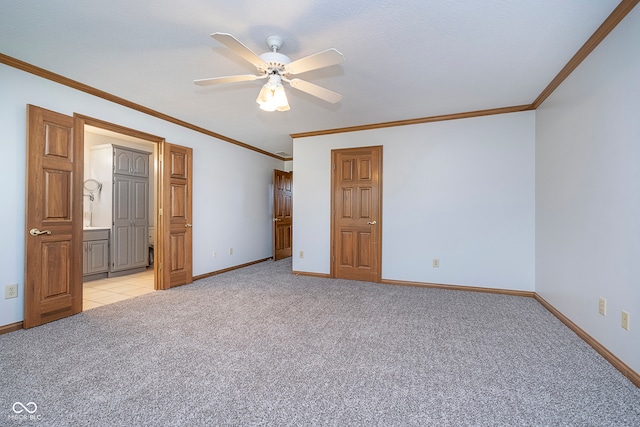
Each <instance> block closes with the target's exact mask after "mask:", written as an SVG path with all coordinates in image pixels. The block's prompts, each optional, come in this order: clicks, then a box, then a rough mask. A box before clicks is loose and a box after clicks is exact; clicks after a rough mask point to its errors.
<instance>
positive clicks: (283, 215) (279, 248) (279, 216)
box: [273, 170, 293, 261]
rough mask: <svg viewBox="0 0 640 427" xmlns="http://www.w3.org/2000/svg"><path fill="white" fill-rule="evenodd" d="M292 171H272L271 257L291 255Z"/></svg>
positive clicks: (282, 257) (277, 258) (281, 257)
mask: <svg viewBox="0 0 640 427" xmlns="http://www.w3.org/2000/svg"><path fill="white" fill-rule="evenodd" d="M292 222H293V173H292V172H284V171H280V170H274V171H273V259H274V261H278V260H280V259H284V258H288V257H290V256H291V247H292V242H293V232H292V230H293V224H292Z"/></svg>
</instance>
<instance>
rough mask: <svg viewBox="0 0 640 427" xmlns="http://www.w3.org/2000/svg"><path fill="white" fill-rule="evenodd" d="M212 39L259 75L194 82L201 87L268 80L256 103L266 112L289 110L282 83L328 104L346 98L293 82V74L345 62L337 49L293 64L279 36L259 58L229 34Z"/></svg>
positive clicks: (317, 87)
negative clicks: (245, 62) (282, 51)
mask: <svg viewBox="0 0 640 427" xmlns="http://www.w3.org/2000/svg"><path fill="white" fill-rule="evenodd" d="M211 37H213V38H214V39H216V40H217V41H219V42H220V43H222V44H223V45H224V46H226V47H227V48H229V49H231V50H232V51H233V52H235V53H236V54H238V55H239V56H241V57H242V58H243V59H244V60H246V61H248V62H250V63H251V64H253V65H254V66H255V67H256V69H257V71H258V74H257V75H256V74H241V75H237V76H225V77H213V78H209V79H199V80H194V81H193V82H194V83H195V84H197V85H200V86H207V85H215V84H226V83H236V82H244V81H250V80H258V79H267V83H266V84H265V85H264V86H263V87H262V89H261V90H260V94H259V95H258V98H257V99H256V102H257V103H258V104H260V108H261V109H262V110H266V111H276V110H277V111H287V110H288V109H289V103H288V101H287V96H286V94H285V92H284V86H283V85H282V82H286V83H289V85H291V87H293V88H295V89H298V90H300V91H302V92H306V93H308V94H310V95H313V96H315V97H317V98H320V99H322V100H324V101H327V102H330V103H332V104H335V103H336V102H340V100H341V99H342V95H340V94H339V93H336V92H333V91H331V90H329V89H325V88H323V87H320V86H318V85H315V84H313V83H309V82H307V81H305V80H300V79H297V78H293V79H290V78H289V77H290V76H291V75H295V74H301V73H305V72H307V71H311V70H317V69H318V68H324V67H329V66H331V65H336V64H339V63H341V62H343V61H344V56H342V54H341V53H340V52H338V51H337V50H336V49H334V48H330V49H327V50H323V51H322V52H318V53H316V54H313V55H309V56H305V57H304V58H301V59H298V60H296V61H293V62H292V61H291V59H289V57H288V56H286V55H284V54H282V53H280V52H279V50H280V48H281V47H282V43H283V40H282V38H281V37H278V36H269V37H267V40H266V42H267V46H269V49H271V51H270V52H265V53H263V54H262V55H259V56H258V55H256V54H255V53H254V52H253V51H252V50H251V49H249V48H248V47H246V46H245V45H244V44H242V43H241V42H240V41H239V40H238V39H236V38H235V37H233V36H232V35H231V34H227V33H213V34H211Z"/></svg>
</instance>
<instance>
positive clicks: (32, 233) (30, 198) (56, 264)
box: [24, 105, 83, 328]
mask: <svg viewBox="0 0 640 427" xmlns="http://www.w3.org/2000/svg"><path fill="white" fill-rule="evenodd" d="M27 123H28V128H27V167H26V169H27V176H26V193H27V194H26V198H27V206H26V218H25V225H26V227H25V228H26V229H25V235H26V236H25V286H24V310H25V312H24V327H25V328H31V327H33V326H38V325H41V324H43V323H47V322H50V321H53V320H57V319H60V318H63V317H66V316H70V315H72V314H76V313H79V312H81V311H82V254H83V251H82V247H83V246H82V192H81V191H74V189H79V188H80V189H81V188H82V171H83V163H82V162H83V158H82V156H83V147H82V138H81V137H80V138H78V135H77V134H76V133H75V132H74V119H73V118H72V117H69V116H65V115H63V114H59V113H56V112H53V111H49V110H45V109H43V108H39V107H35V106H32V105H29V106H28V107H27Z"/></svg>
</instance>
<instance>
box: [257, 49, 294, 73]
mask: <svg viewBox="0 0 640 427" xmlns="http://www.w3.org/2000/svg"><path fill="white" fill-rule="evenodd" d="M260 59H262V60H263V61H264V62H266V63H267V65H268V68H267V69H266V70H265V71H266V72H270V71H273V70H277V71H278V72H279V73H280V74H283V73H284V67H285V65H287V64H289V63H290V62H291V59H289V57H288V56H287V55H283V54H281V53H278V52H265V53H263V54H262V55H260Z"/></svg>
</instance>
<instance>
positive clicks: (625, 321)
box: [622, 310, 629, 331]
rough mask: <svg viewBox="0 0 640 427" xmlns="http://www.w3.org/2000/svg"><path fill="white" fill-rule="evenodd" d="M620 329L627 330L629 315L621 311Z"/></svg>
mask: <svg viewBox="0 0 640 427" xmlns="http://www.w3.org/2000/svg"><path fill="white" fill-rule="evenodd" d="M622 327H623V328H624V329H626V330H627V331H628V330H629V313H627V312H626V311H624V310H622Z"/></svg>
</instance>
